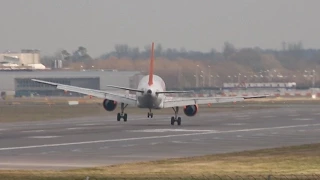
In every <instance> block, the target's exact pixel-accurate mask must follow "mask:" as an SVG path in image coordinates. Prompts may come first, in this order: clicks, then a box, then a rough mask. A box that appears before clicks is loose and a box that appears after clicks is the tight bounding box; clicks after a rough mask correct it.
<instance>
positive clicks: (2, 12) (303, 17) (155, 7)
mask: <svg viewBox="0 0 320 180" xmlns="http://www.w3.org/2000/svg"><path fill="white" fill-rule="evenodd" d="M319 7H320V1H319V0H170V1H169V0H1V1H0V22H1V28H0V51H4V50H16V51H19V50H20V49H21V48H36V49H40V50H41V51H42V53H43V54H48V53H50V54H51V53H53V52H55V51H56V50H57V49H58V48H65V49H67V50H68V51H72V50H75V49H76V48H77V47H78V46H79V45H83V46H85V47H87V48H88V51H89V53H90V54H91V55H93V56H99V55H101V54H103V53H105V52H107V51H110V50H113V48H114V45H115V44H117V43H127V44H129V45H131V46H139V47H140V48H141V49H143V48H144V45H146V44H150V42H151V41H155V43H161V44H162V45H163V46H164V47H165V48H168V47H171V48H178V49H180V48H181V47H185V48H186V49H187V50H201V51H208V50H210V49H211V48H215V49H217V50H219V51H220V50H221V48H222V46H223V43H224V42H225V41H230V42H231V43H233V44H234V45H235V46H236V47H254V46H260V47H262V48H280V47H281V42H282V41H288V42H294V41H299V40H301V41H302V42H303V44H304V46H305V47H313V48H320V25H319V23H318V17H320V11H319Z"/></svg>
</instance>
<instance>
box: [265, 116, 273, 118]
mask: <svg viewBox="0 0 320 180" xmlns="http://www.w3.org/2000/svg"><path fill="white" fill-rule="evenodd" d="M274 117H276V116H262V118H274Z"/></svg>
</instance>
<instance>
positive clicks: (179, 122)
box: [171, 106, 181, 126]
mask: <svg viewBox="0 0 320 180" xmlns="http://www.w3.org/2000/svg"><path fill="white" fill-rule="evenodd" d="M172 109H173V111H174V116H172V117H171V125H174V122H177V123H178V126H180V125H181V117H178V112H179V107H178V106H177V107H173V108H172Z"/></svg>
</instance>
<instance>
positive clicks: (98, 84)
mask: <svg viewBox="0 0 320 180" xmlns="http://www.w3.org/2000/svg"><path fill="white" fill-rule="evenodd" d="M0 77H1V80H0V84H1V86H0V91H1V92H6V94H14V95H15V96H16V97H21V96H32V95H39V96H84V95H82V94H78V93H65V92H64V91H62V90H57V89H56V88H54V87H50V86H47V85H42V84H40V83H36V82H33V81H31V79H33V78H35V79H42V80H47V81H52V82H57V83H62V84H67V85H74V86H79V87H83V88H92V89H98V90H109V91H119V90H116V89H113V88H108V87H106V86H107V85H115V86H124V87H132V88H133V87H134V88H135V87H137V85H138V82H139V80H140V79H141V77H142V75H141V74H140V72H138V71H112V70H110V71H101V70H90V71H88V70H86V71H25V72H24V71H13V72H8V71H6V72H0ZM8 92H10V93H8Z"/></svg>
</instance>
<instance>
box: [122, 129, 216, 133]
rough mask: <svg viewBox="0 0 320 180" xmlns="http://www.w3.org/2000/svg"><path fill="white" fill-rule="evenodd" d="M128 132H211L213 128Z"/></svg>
mask: <svg viewBox="0 0 320 180" xmlns="http://www.w3.org/2000/svg"><path fill="white" fill-rule="evenodd" d="M128 131H129V132H150V133H155V132H161V133H163V132H212V131H214V130H201V129H143V130H128Z"/></svg>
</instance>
